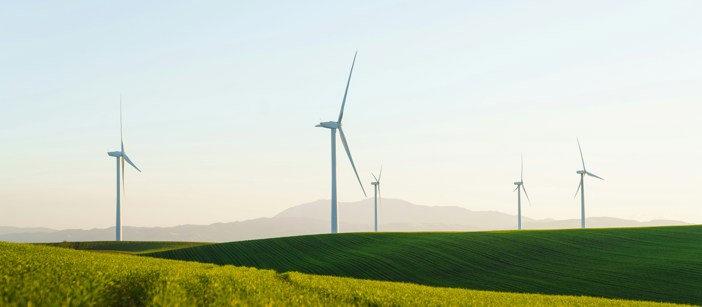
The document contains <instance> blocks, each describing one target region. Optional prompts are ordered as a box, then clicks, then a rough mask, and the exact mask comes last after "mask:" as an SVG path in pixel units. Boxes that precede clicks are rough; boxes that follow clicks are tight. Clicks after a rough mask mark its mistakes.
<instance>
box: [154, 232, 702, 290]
mask: <svg viewBox="0 0 702 307" xmlns="http://www.w3.org/2000/svg"><path fill="white" fill-rule="evenodd" d="M147 255H149V256H153V257H161V258H170V259H181V260H190V261H198V262H207V263H215V264H234V265H239V266H250V267H257V268H265V269H275V270H276V271H278V272H290V271H297V272H303V273H311V274H322V275H334V276H345V277H354V278H364V279H375V280H386V281H403V282H411V283H417V284H424V285H431V286H445V287H460V288H468V289H482V290H495V291H506V292H524V293H548V294H567V295H587V296H597V297H608V298H623V299H634V300H647V301H665V302H678V303H688V304H702V226H680V227H651V228H622V229H587V230H548V231H504V232H469V233H379V234H375V233H358V234H337V235H313V236H302V237H288V238H277V239H267V240H255V241H244V242H232V243H224V244H212V245H203V246H198V247H192V248H184V249H176V250H170V251H164V252H157V253H152V254H147Z"/></svg>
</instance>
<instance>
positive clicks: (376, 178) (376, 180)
mask: <svg viewBox="0 0 702 307" xmlns="http://www.w3.org/2000/svg"><path fill="white" fill-rule="evenodd" d="M371 175H373V178H375V182H378V177H375V174H373V173H371Z"/></svg>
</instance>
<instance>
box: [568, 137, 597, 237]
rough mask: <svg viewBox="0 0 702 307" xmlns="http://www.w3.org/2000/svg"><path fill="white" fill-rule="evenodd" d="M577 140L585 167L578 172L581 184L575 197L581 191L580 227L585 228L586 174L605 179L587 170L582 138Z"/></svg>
mask: <svg viewBox="0 0 702 307" xmlns="http://www.w3.org/2000/svg"><path fill="white" fill-rule="evenodd" d="M576 140H577V141H578V149H579V150H580V160H581V161H582V162H583V169H582V170H579V171H577V172H576V173H578V174H579V175H580V184H579V185H578V190H577V191H575V196H574V197H578V192H580V228H585V175H588V176H590V177H595V178H597V179H600V180H604V179H603V178H602V177H600V176H597V175H595V174H593V173H590V172H588V171H587V169H586V168H585V158H583V148H582V147H580V140H578V139H576Z"/></svg>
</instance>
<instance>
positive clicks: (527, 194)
mask: <svg viewBox="0 0 702 307" xmlns="http://www.w3.org/2000/svg"><path fill="white" fill-rule="evenodd" d="M520 186H521V187H522V190H524V195H526V198H527V201H528V202H529V205H530V206H531V199H529V193H527V191H526V188H525V187H524V184H523V183H522V184H521V185H520Z"/></svg>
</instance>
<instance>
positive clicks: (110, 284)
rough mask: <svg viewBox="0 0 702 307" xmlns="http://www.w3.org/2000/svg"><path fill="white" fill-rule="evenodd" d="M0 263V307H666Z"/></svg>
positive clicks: (95, 263)
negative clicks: (237, 306)
mask: <svg viewBox="0 0 702 307" xmlns="http://www.w3.org/2000/svg"><path fill="white" fill-rule="evenodd" d="M127 246H131V247H134V244H131V243H126V244H124V247H127ZM0 259H2V262H0V276H2V279H1V280H2V283H0V305H2V306H234V305H246V306H248V305H256V306H263V305H266V306H286V305H293V306H400V305H409V306H467V305H479V306H516V305H518V306H593V307H596V306H652V307H653V306H673V305H672V304H657V303H652V302H641V301H625V300H611V299H602V298H592V297H573V296H555V295H538V294H516V293H500V292H488V291H476V290H464V289H448V288H437V287H427V286H421V285H413V284H406V283H392V282H380V281H370V280H359V279H351V278H341V277H331V276H315V275H308V274H301V273H282V274H281V273H276V272H274V271H270V270H259V269H252V268H241V267H233V266H214V265H211V264H202V263H193V262H183V261H173V260H164V259H153V258H145V257H139V256H133V255H124V254H105V253H93V252H88V251H77V250H70V249H65V248H64V249H61V248H56V247H50V246H42V245H30V244H17V243H6V242H0Z"/></svg>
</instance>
